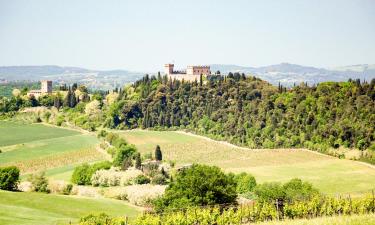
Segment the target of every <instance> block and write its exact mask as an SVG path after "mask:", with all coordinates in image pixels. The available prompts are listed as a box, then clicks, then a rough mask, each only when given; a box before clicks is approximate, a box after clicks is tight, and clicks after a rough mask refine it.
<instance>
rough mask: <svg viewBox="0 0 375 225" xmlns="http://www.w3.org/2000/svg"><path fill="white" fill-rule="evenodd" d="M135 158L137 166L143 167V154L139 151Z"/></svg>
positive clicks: (137, 167)
mask: <svg viewBox="0 0 375 225" xmlns="http://www.w3.org/2000/svg"><path fill="white" fill-rule="evenodd" d="M134 159H135V168H136V169H141V167H142V159H141V154H140V153H139V152H137V153H136V154H135V156H134Z"/></svg>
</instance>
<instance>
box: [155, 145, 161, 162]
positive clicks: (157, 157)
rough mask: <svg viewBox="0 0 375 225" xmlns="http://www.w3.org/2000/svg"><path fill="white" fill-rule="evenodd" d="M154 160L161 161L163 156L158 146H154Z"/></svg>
mask: <svg viewBox="0 0 375 225" xmlns="http://www.w3.org/2000/svg"><path fill="white" fill-rule="evenodd" d="M155 160H157V161H162V160H163V154H162V153H161V149H160V146H159V145H156V149H155Z"/></svg>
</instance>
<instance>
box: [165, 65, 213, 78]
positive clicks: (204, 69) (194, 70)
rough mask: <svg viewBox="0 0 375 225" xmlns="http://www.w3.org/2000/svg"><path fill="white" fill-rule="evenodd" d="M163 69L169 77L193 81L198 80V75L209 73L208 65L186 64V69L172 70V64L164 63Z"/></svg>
mask: <svg viewBox="0 0 375 225" xmlns="http://www.w3.org/2000/svg"><path fill="white" fill-rule="evenodd" d="M164 71H165V73H166V74H167V75H168V77H169V78H171V79H176V80H184V81H195V80H197V81H198V80H199V76H200V75H203V76H206V75H210V74H211V71H210V66H188V67H187V68H186V70H182V71H178V70H174V64H165V65H164Z"/></svg>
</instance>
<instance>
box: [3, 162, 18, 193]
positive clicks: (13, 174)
mask: <svg viewBox="0 0 375 225" xmlns="http://www.w3.org/2000/svg"><path fill="white" fill-rule="evenodd" d="M19 178H20V170H19V169H18V168H17V167H15V166H9V167H4V168H0V189H2V190H7V191H14V190H17V185H18V183H19Z"/></svg>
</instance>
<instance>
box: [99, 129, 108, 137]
mask: <svg viewBox="0 0 375 225" xmlns="http://www.w3.org/2000/svg"><path fill="white" fill-rule="evenodd" d="M106 136H107V131H105V130H100V131H99V132H98V138H104V137H106Z"/></svg>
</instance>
